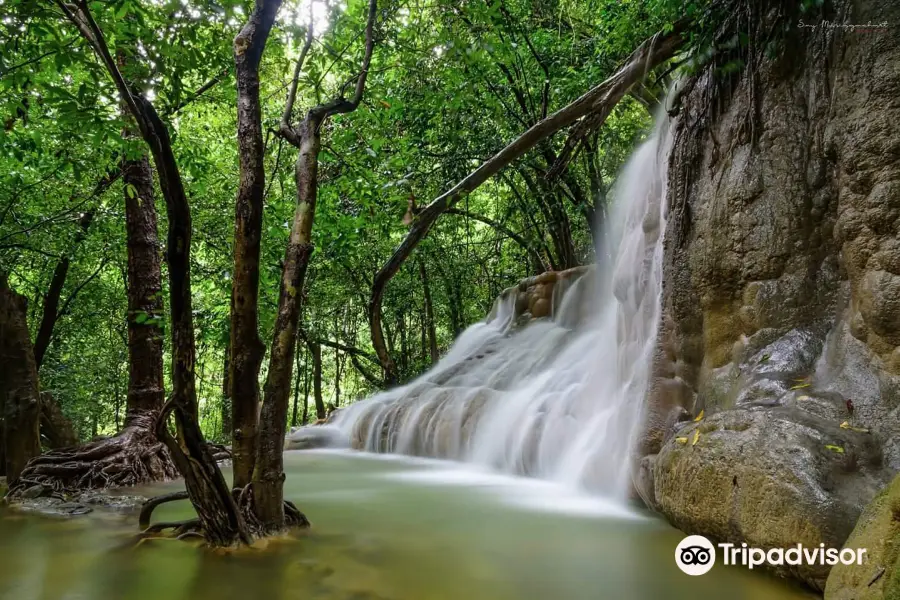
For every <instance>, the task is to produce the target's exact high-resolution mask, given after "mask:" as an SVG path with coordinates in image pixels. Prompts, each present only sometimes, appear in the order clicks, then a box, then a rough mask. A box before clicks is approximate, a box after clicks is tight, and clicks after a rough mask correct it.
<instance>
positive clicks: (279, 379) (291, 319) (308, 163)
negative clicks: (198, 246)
mask: <svg viewBox="0 0 900 600" xmlns="http://www.w3.org/2000/svg"><path fill="white" fill-rule="evenodd" d="M375 14H376V0H370V2H369V13H368V19H367V22H366V47H365V55H364V57H363V62H362V66H361V69H360V73H359V75H358V76H357V77H356V89H355V91H354V94H353V98H352V99H350V100H347V99H345V98H344V97H343V96H338V97H337V98H334V99H332V100H331V101H329V102H326V103H324V104H320V105H318V106H315V107H313V108H312V109H310V110H309V112H308V113H307V114H306V117H305V118H304V119H303V121H302V122H301V123H300V124H299V125H298V126H297V127H293V126H291V119H292V114H293V105H294V101H295V100H296V93H297V85H298V79H299V74H300V69H301V67H302V62H303V60H304V59H305V57H306V53H307V52H308V50H309V46H310V45H311V43H312V26H311V25H310V28H309V31H308V35H307V38H306V44H305V45H304V49H303V51H302V52H301V56H300V59H298V61H297V68H296V69H295V71H294V79H293V82H292V85H291V91H290V92H289V94H288V101H287V104H286V106H285V111H284V116H283V119H282V123H281V128H280V135H281V136H282V137H283V138H284V139H286V140H287V141H288V142H289V143H290V144H291V145H293V146H295V147H296V148H298V149H299V156H298V157H297V163H296V166H295V170H294V174H295V177H294V179H295V181H296V184H297V208H296V210H295V212H294V219H293V225H292V227H291V234H290V238H289V241H288V246H287V250H286V251H285V258H284V269H283V271H282V275H281V286H280V291H279V296H278V311H277V313H276V317H275V333H274V339H273V340H272V346H271V351H270V355H269V370H268V374H267V376H266V384H265V388H264V390H265V391H264V394H265V398H264V400H263V406H262V413H261V416H260V424H261V426H260V433H259V444H258V452H257V459H256V460H257V463H256V469H255V471H254V473H253V493H254V501H255V504H256V514H257V516H258V518H259V519H260V521H261V522H262V523H263V526H264V527H265V528H266V530H267V531H277V530H280V529H282V528H283V527H284V525H285V515H284V497H283V490H284V468H283V467H284V458H283V450H284V435H285V427H286V423H287V411H288V402H289V399H290V385H291V376H292V371H293V366H294V351H295V349H296V340H297V324H298V321H299V316H300V299H301V297H302V295H303V283H304V280H305V277H306V269H307V266H308V265H309V257H310V255H311V254H312V249H313V246H312V228H313V220H314V217H315V210H316V196H317V194H318V169H319V150H320V148H321V143H322V142H321V132H322V124H323V123H324V122H325V121H326V120H327V119H329V118H330V117H332V116H333V115H336V114H342V113H349V112H353V111H354V110H356V108H357V107H358V106H359V103H360V102H361V101H362V96H363V90H364V89H365V85H366V78H367V76H368V73H369V65H370V63H371V60H372V52H373V50H374V48H375V37H374V28H375Z"/></svg>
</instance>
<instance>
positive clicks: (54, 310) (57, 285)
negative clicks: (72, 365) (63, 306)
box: [34, 210, 94, 371]
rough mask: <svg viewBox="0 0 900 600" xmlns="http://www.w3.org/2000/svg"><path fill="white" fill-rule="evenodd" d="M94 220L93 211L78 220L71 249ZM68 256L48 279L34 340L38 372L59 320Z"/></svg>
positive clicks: (67, 268)
mask: <svg viewBox="0 0 900 600" xmlns="http://www.w3.org/2000/svg"><path fill="white" fill-rule="evenodd" d="M93 220H94V211H92V210H89V211H87V212H86V213H84V214H83V215H81V218H80V219H79V220H78V228H79V229H78V234H77V235H76V237H75V240H74V242H73V244H72V247H73V248H74V247H76V246H78V244H79V243H80V242H81V240H83V239H84V236H85V234H86V233H87V230H88V228H89V227H90V226H91V221H93ZM69 264H70V256H69V254H66V255H65V256H63V257H62V258H60V259H59V262H58V263H56V268H55V269H53V277H52V278H51V279H50V287H49V288H47V293H46V294H44V306H43V308H42V310H41V324H40V325H39V326H38V333H37V336H35V338H34V361H35V363H36V364H37V368H38V370H39V371H40V369H41V364H43V362H44V355H45V354H46V352H47V349H48V348H49V347H50V342H51V341H52V339H53V328H54V326H55V325H56V321H57V319H59V301H60V299H61V298H62V291H63V287H65V285H66V276H67V275H68V274H69Z"/></svg>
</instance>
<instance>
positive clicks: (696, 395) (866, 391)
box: [635, 0, 900, 589]
mask: <svg viewBox="0 0 900 600" xmlns="http://www.w3.org/2000/svg"><path fill="white" fill-rule="evenodd" d="M762 4H763V5H765V4H766V3H762ZM779 6H782V5H779V4H778V3H769V9H770V10H768V12H764V13H761V14H759V15H754V16H752V18H751V19H750V20H751V22H754V21H757V22H759V23H760V27H787V28H788V30H789V35H787V36H785V37H784V38H783V39H782V40H781V41H780V42H779V43H780V44H782V45H783V46H782V47H780V48H779V49H780V52H778V53H777V55H778V58H772V56H771V52H770V51H769V50H770V49H769V50H767V51H766V52H764V51H763V50H759V49H758V50H755V51H754V50H753V48H752V47H751V49H750V50H749V51H748V52H747V56H745V57H744V59H745V61H746V62H747V63H748V65H747V67H746V68H744V69H743V70H742V71H741V72H740V73H739V74H737V75H734V76H732V78H731V79H730V80H729V79H728V76H722V75H720V74H717V73H720V71H716V66H715V65H713V66H711V67H709V68H707V69H706V70H705V71H703V72H701V73H700V74H698V75H697V76H696V77H695V78H694V79H693V80H691V81H689V82H688V84H687V86H686V87H685V92H684V95H683V96H682V102H681V108H680V117H679V122H678V129H677V131H676V138H675V146H674V148H675V150H674V151H673V156H672V159H671V161H670V167H669V181H670V185H669V206H670V218H669V221H668V226H667V231H666V249H665V276H664V292H663V317H662V323H661V324H660V333H659V347H658V350H657V356H656V360H655V363H654V371H653V372H654V380H653V384H652V389H651V393H650V398H649V402H648V406H649V410H648V415H647V425H646V430H645V432H644V434H643V435H642V436H641V440H640V448H639V452H640V469H639V470H638V474H637V477H636V478H635V484H636V487H637V490H638V492H639V493H640V495H641V496H642V497H643V498H644V499H645V501H646V502H647V503H648V504H649V505H650V506H652V507H654V508H655V509H657V510H659V511H660V512H662V513H663V514H664V515H665V516H666V517H667V518H669V519H670V520H671V521H672V522H673V523H674V524H675V525H676V526H678V527H680V528H682V529H684V530H685V531H686V532H688V533H698V534H706V535H708V536H710V537H713V538H718V539H722V540H729V541H738V542H740V541H746V542H748V543H750V544H751V545H756V546H760V547H764V548H765V547H781V546H787V545H791V544H796V543H797V542H801V541H802V542H803V543H808V544H815V545H818V543H820V542H824V543H826V545H834V546H840V545H841V544H842V542H843V541H844V540H845V539H846V537H847V535H848V534H849V533H850V530H851V528H852V525H853V523H854V522H855V520H856V518H857V517H858V515H859V514H860V512H861V510H862V508H863V507H864V506H865V505H866V503H867V502H868V501H869V500H870V499H871V498H872V496H873V495H874V494H875V493H876V491H877V490H878V489H879V488H880V487H881V486H882V485H884V484H885V483H886V482H887V481H889V480H890V478H891V476H892V474H893V473H894V472H896V470H897V469H898V468H900V414H898V409H897V407H898V404H900V101H898V98H900V36H898V35H896V29H895V27H896V24H897V23H900V5H898V3H896V2H875V1H870V0H856V1H847V2H837V3H834V4H833V5H831V6H827V7H826V14H825V15H823V18H826V19H829V20H831V21H832V22H838V23H874V24H881V23H888V24H891V25H890V27H889V28H878V27H876V28H872V29H866V30H850V29H840V28H828V27H824V26H819V27H815V28H813V27H805V28H802V29H801V28H799V27H798V26H797V25H796V23H797V22H798V21H797V20H796V18H797V17H798V16H802V15H797V16H791V15H790V14H785V13H784V12H783V11H784V10H789V9H786V8H783V6H782V8H779ZM811 21H812V19H809V18H807V20H806V22H807V23H809V22H811ZM723 78H724V79H725V81H723ZM701 410H703V411H704V412H705V415H706V418H705V419H704V420H703V421H701V422H699V423H689V422H690V419H691V417H692V416H693V415H697V414H699V413H700V411H701ZM686 423H688V424H686ZM842 424H843V427H842ZM859 430H865V431H866V432H863V431H859ZM697 431H699V438H698V439H697V443H696V444H691V442H692V441H693V436H694V434H695V432H697ZM684 438H688V442H687V443H685V442H684V441H683V439H684ZM792 575H795V576H798V577H800V578H801V579H803V580H805V581H807V582H808V583H809V584H811V585H813V586H815V587H817V588H820V589H821V587H822V586H823V584H824V581H825V576H826V575H827V570H822V569H819V570H815V569H808V570H805V571H800V572H795V573H792Z"/></svg>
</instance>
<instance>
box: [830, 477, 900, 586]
mask: <svg viewBox="0 0 900 600" xmlns="http://www.w3.org/2000/svg"><path fill="white" fill-rule="evenodd" d="M846 545H847V547H849V548H865V549H866V550H867V552H866V556H867V559H868V560H867V562H865V563H864V566H863V567H862V568H860V567H857V566H846V565H841V564H838V565H836V566H835V567H834V568H833V569H832V570H831V574H830V575H829V576H828V583H827V585H826V586H825V600H889V599H890V600H896V599H897V598H900V477H897V478H895V479H894V481H893V482H892V483H891V484H890V485H888V486H887V487H885V489H884V490H882V491H881V493H879V494H878V495H877V496H876V497H875V499H874V500H872V502H871V504H869V506H867V507H866V510H865V511H864V512H863V515H862V517H860V519H859V521H858V522H857V524H856V527H855V528H854V529H853V533H851V534H850V537H849V538H848V539H847V544H846Z"/></svg>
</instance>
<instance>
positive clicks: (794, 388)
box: [791, 383, 812, 390]
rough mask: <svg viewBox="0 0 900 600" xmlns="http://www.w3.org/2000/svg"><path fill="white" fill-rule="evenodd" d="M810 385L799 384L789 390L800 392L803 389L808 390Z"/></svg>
mask: <svg viewBox="0 0 900 600" xmlns="http://www.w3.org/2000/svg"><path fill="white" fill-rule="evenodd" d="M811 385H812V384H811V383H801V384H800V385H795V386H794V387H792V388H791V389H792V390H802V389H803V388H808V387H809V386H811Z"/></svg>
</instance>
